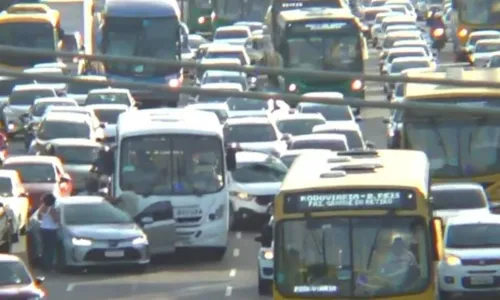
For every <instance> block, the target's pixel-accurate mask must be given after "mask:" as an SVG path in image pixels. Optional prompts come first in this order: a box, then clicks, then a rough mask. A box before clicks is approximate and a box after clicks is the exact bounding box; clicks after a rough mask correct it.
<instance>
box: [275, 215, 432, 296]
mask: <svg viewBox="0 0 500 300" xmlns="http://www.w3.org/2000/svg"><path fill="white" fill-rule="evenodd" d="M276 233H277V237H278V238H277V239H276V241H275V243H276V245H275V249H282V250H278V251H276V254H275V255H276V256H275V258H274V263H275V278H274V280H275V284H276V287H277V289H278V290H279V291H280V293H281V294H283V295H293V296H299V297H300V298H309V297H310V298H313V297H327V298H329V297H363V298H372V297H382V298H383V297H389V296H395V295H402V294H408V293H415V292H418V291H421V290H423V289H424V288H426V287H427V286H428V284H430V274H431V272H430V268H429V267H428V266H430V265H432V264H431V261H430V257H429V256H428V250H427V249H428V246H429V245H428V242H427V239H426V236H427V230H426V224H425V222H424V219H423V218H419V217H397V216H391V217H387V216H380V217H362V218H360V217H325V218H314V219H309V220H305V219H292V220H285V221H279V222H277V223H276Z"/></svg>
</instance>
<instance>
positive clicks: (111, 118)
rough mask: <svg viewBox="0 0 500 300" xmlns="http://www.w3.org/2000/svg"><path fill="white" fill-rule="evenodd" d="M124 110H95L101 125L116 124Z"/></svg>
mask: <svg viewBox="0 0 500 300" xmlns="http://www.w3.org/2000/svg"><path fill="white" fill-rule="evenodd" d="M123 112H124V110H123V109H94V113H95V114H96V116H97V118H98V119H99V121H101V123H106V124H116V123H118V117H119V116H120V114H121V113H123Z"/></svg>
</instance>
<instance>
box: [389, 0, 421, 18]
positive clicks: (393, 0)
mask: <svg viewBox="0 0 500 300" xmlns="http://www.w3.org/2000/svg"><path fill="white" fill-rule="evenodd" d="M385 5H386V6H389V7H391V6H392V5H403V6H405V8H406V10H407V11H408V13H407V14H406V15H408V16H411V17H412V18H413V19H414V20H415V21H417V11H416V9H415V6H413V3H412V2H411V1H410V0H387V2H386V3H385Z"/></svg>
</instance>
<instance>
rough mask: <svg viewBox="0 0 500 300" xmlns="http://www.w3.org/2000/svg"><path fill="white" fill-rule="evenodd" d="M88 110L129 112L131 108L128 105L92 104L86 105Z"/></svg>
mask: <svg viewBox="0 0 500 300" xmlns="http://www.w3.org/2000/svg"><path fill="white" fill-rule="evenodd" d="M85 107H87V108H88V109H92V110H94V109H96V110H123V111H125V110H127V109H129V106H128V105H127V104H110V103H106V104H91V105H86V106H85Z"/></svg>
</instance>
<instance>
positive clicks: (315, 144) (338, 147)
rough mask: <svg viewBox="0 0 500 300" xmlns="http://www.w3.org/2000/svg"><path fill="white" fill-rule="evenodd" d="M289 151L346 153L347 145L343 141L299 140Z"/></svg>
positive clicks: (293, 143)
mask: <svg viewBox="0 0 500 300" xmlns="http://www.w3.org/2000/svg"><path fill="white" fill-rule="evenodd" d="M288 149H290V150H295V149H327V150H332V151H345V150H348V149H347V145H346V143H345V142H344V141H342V140H327V139H324V140H319V139H310V140H307V139H306V140H298V141H293V142H291V143H290V145H289V146H288Z"/></svg>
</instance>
